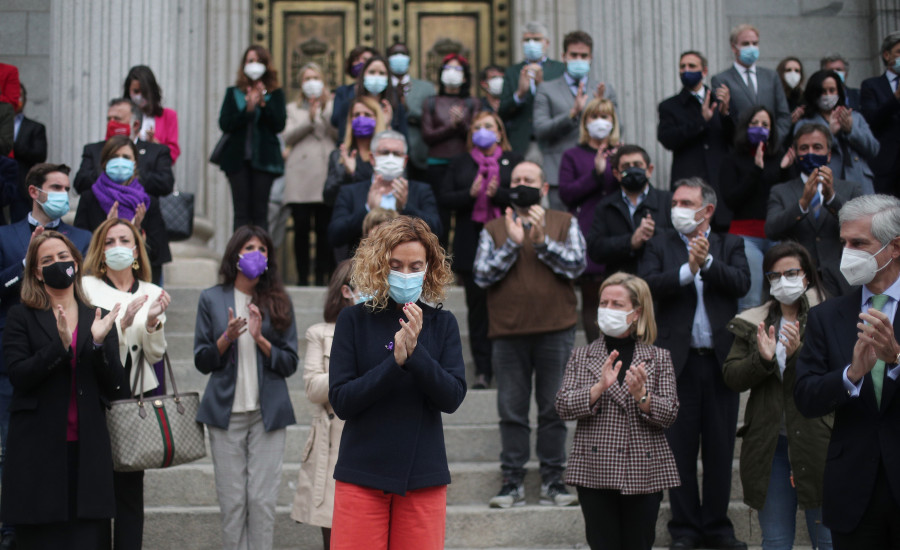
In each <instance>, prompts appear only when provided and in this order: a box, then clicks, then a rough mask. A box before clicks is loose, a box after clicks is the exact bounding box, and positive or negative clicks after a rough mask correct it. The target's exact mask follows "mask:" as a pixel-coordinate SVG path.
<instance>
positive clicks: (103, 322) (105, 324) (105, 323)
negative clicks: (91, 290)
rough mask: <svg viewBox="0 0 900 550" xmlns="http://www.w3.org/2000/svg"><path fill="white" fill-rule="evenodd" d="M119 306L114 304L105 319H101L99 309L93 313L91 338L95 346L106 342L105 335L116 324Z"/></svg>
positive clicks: (101, 314) (101, 315)
mask: <svg viewBox="0 0 900 550" xmlns="http://www.w3.org/2000/svg"><path fill="white" fill-rule="evenodd" d="M121 306H122V304H116V305H115V307H113V308H112V311H110V312H109V313H108V314H107V315H106V317H103V313H102V312H101V311H100V308H99V307H98V308H97V310H96V312H95V313H94V322H93V324H91V337H92V338H93V339H94V343H95V344H99V343H101V342H103V341H104V340H106V335H107V334H109V331H110V329H111V328H112V326H113V325H114V324H115V322H116V317H118V316H119V308H120V307H121ZM70 343H71V340H70Z"/></svg>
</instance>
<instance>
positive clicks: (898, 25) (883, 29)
mask: <svg viewBox="0 0 900 550" xmlns="http://www.w3.org/2000/svg"><path fill="white" fill-rule="evenodd" d="M872 4H873V12H874V13H873V14H872V23H873V24H872V30H873V31H874V33H873V36H872V40H873V41H874V44H872V51H873V52H875V55H876V56H877V57H878V68H879V69H881V70H883V65H882V62H881V55H880V54H879V51H880V50H881V41H882V40H883V39H884V37H885V36H887V35H888V34H890V33H892V32H894V31H900V4H898V3H897V0H875V1H874V2H872Z"/></svg>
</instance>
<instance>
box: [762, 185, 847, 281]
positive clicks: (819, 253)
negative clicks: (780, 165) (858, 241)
mask: <svg viewBox="0 0 900 550" xmlns="http://www.w3.org/2000/svg"><path fill="white" fill-rule="evenodd" d="M834 194H835V196H834V199H833V200H832V201H831V204H826V205H824V207H823V208H822V210H821V213H820V214H819V219H816V217H815V216H814V215H813V214H812V211H810V212H809V213H807V214H804V213H803V212H801V211H800V202H799V201H800V197H801V196H802V195H803V180H801V179H800V178H795V179H792V180H791V181H787V182H784V183H779V184H778V185H776V186H774V187H772V191H771V192H770V193H769V206H768V212H767V214H766V237H767V238H768V239H770V240H772V241H781V240H785V239H790V240H792V241H797V242H798V243H800V244H802V245H803V246H805V247H806V249H807V250H809V253H810V254H812V257H813V260H814V261H815V262H816V265H817V266H818V267H819V274H820V275H821V276H822V284H823V285H824V287H825V291H826V292H828V293H829V294H830V295H831V296H839V295H841V294H846V293H847V292H849V291H850V289H851V287H850V285H849V284H847V279H845V278H844V276H843V275H841V270H840V265H841V255H842V254H843V247H842V246H841V240H840V239H841V226H840V224H839V223H838V211H840V209H841V208H842V207H843V206H844V203H846V202H847V201H849V200H850V199H853V198H856V197H858V196H860V195H862V186H861V185H860V184H859V183H857V182H849V181H844V180H835V182H834Z"/></svg>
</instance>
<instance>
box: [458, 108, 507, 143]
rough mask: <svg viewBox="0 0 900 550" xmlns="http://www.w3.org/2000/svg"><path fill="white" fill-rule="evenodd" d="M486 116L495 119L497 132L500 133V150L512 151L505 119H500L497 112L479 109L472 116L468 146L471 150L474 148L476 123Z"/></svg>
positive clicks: (467, 139)
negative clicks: (473, 139)
mask: <svg viewBox="0 0 900 550" xmlns="http://www.w3.org/2000/svg"><path fill="white" fill-rule="evenodd" d="M485 117H491V118H492V119H494V124H496V125H497V132H498V133H499V134H500V143H498V145H500V150H501V151H512V145H510V144H509V139H507V138H506V128H505V127H504V126H503V121H502V120H500V117H499V116H498V115H497V113H495V112H493V111H479V112H477V113H475V116H473V117H472V123H471V124H469V136H468V138H466V148H467V149H468V150H469V151H471V150H472V147H473V145H472V134H474V133H475V129H474V128H475V123H476V122H478V121H479V120H481V119H483V118H485Z"/></svg>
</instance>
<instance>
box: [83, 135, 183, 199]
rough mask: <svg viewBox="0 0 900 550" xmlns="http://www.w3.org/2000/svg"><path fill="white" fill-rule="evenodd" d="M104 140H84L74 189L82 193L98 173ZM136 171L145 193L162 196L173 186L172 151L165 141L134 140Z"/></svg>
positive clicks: (170, 190) (88, 187)
mask: <svg viewBox="0 0 900 550" xmlns="http://www.w3.org/2000/svg"><path fill="white" fill-rule="evenodd" d="M105 144H106V142H105V141H98V142H96V143H88V144H87V145H85V146H84V151H83V152H82V153H81V166H80V167H79V168H78V173H77V174H75V183H74V184H73V186H74V187H75V191H76V192H78V193H84V192H85V191H87V190H88V189H90V188H91V186H92V185H94V182H96V181H97V178H99V177H100V171H101V163H100V153H101V152H102V151H103V146H104V145H105ZM136 146H137V150H138V158H137V173H138V176H139V177H140V180H141V185H143V186H144V190H146V191H147V194H148V195H151V196H154V197H165V196H166V195H168V194H169V193H171V192H172V189H174V187H175V175H174V174H173V173H172V155H171V154H170V153H169V147H168V146H167V145H161V144H159V143H150V142H147V141H140V140H138V142H137V144H136Z"/></svg>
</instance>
